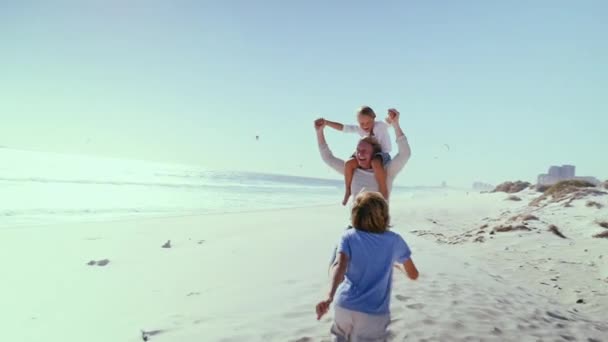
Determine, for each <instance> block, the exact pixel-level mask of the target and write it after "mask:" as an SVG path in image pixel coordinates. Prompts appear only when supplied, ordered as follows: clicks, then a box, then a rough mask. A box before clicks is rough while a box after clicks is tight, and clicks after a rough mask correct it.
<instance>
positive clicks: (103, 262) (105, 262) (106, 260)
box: [87, 259, 110, 266]
mask: <svg viewBox="0 0 608 342" xmlns="http://www.w3.org/2000/svg"><path fill="white" fill-rule="evenodd" d="M109 263H110V260H108V259H102V260H98V261H95V260H91V261H89V262H87V265H89V266H95V265H97V266H105V265H107V264H109Z"/></svg>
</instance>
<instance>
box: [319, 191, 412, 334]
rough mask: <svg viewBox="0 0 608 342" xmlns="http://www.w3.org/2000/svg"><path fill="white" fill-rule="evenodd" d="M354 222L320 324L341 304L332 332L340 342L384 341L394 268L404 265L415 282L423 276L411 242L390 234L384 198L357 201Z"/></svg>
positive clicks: (323, 303)
mask: <svg viewBox="0 0 608 342" xmlns="http://www.w3.org/2000/svg"><path fill="white" fill-rule="evenodd" d="M351 221H352V225H353V227H354V229H347V230H346V231H345V232H344V234H343V235H342V238H341V240H340V244H339V246H338V254H337V257H336V260H335V261H334V264H333V267H332V270H331V286H330V291H329V293H328V295H327V299H325V300H323V301H321V302H319V303H318V304H317V306H316V312H317V319H318V320H319V319H321V317H323V315H325V314H326V313H327V311H328V310H329V306H330V305H331V303H332V302H334V300H335V303H336V307H335V310H334V311H335V315H334V323H333V325H332V328H331V332H332V335H334V338H335V339H334V340H335V341H360V340H361V341H378V340H381V341H384V340H385V339H386V335H387V327H388V324H389V323H390V311H389V305H390V297H391V283H392V275H393V265H394V264H395V263H399V264H402V265H403V267H404V269H405V272H406V274H407V276H408V277H409V278H410V279H412V280H415V279H417V278H418V270H417V269H416V266H415V265H414V262H413V261H412V258H411V251H410V249H409V247H408V245H407V244H406V242H405V241H404V240H403V238H402V237H401V236H400V235H399V234H397V233H393V232H391V231H389V230H388V224H389V214H388V204H387V203H386V201H385V200H384V198H382V196H381V195H380V194H379V193H377V192H362V193H361V194H359V195H357V197H356V198H355V200H354V204H353V208H352V210H351Z"/></svg>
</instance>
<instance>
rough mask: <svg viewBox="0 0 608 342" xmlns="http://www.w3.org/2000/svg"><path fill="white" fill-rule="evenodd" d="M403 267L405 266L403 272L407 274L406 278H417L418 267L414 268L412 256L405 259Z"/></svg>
mask: <svg viewBox="0 0 608 342" xmlns="http://www.w3.org/2000/svg"><path fill="white" fill-rule="evenodd" d="M403 268H405V274H407V276H408V278H410V279H412V280H416V279H418V269H417V268H416V265H414V261H412V258H409V259H407V260H406V261H405V262H404V263H403Z"/></svg>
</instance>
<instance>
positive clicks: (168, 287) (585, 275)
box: [0, 191, 608, 342]
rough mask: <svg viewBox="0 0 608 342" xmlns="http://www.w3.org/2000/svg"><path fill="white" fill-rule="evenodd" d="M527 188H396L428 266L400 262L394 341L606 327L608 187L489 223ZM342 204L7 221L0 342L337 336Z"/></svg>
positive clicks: (505, 337)
mask: <svg viewBox="0 0 608 342" xmlns="http://www.w3.org/2000/svg"><path fill="white" fill-rule="evenodd" d="M521 196H522V197H526V198H525V199H524V200H522V201H508V200H505V198H506V197H507V195H506V194H504V193H497V194H477V193H470V194H466V193H464V192H462V193H457V192H446V193H443V194H440V195H436V196H424V197H419V198H418V197H414V198H408V199H394V200H393V201H392V203H391V212H392V222H393V225H394V227H393V229H394V230H395V231H397V232H399V233H401V234H402V235H403V236H404V237H405V239H406V240H407V241H408V243H409V245H410V247H411V248H412V251H413V255H412V256H413V258H414V260H415V261H416V263H417V265H418V266H419V269H420V274H421V275H420V278H419V280H418V281H416V282H411V281H408V280H406V278H405V276H404V275H403V274H400V273H398V272H395V274H394V288H393V293H392V303H391V311H392V323H391V325H390V327H389V329H390V331H391V336H392V340H395V341H401V340H407V341H409V340H412V341H482V340H483V341H562V340H564V341H604V340H606V336H608V323H607V321H608V296H607V294H608V253H606V250H607V249H606V245H608V239H602V238H593V237H592V235H593V234H595V233H598V232H601V231H602V230H603V229H604V228H602V227H599V226H598V225H596V223H595V222H596V220H598V219H601V218H602V217H603V218H607V216H608V215H607V214H606V210H608V209H606V208H605V205H607V204H608V203H607V200H606V197H608V196H598V198H597V201H598V202H601V203H603V205H604V207H603V208H602V209H597V208H595V207H594V208H590V207H587V206H586V205H585V201H586V200H585V199H582V200H579V201H574V202H573V206H572V207H570V208H561V207H557V206H556V207H552V206H548V207H545V208H542V209H541V210H539V211H536V215H537V216H538V217H539V218H540V219H539V220H538V221H536V222H534V224H535V225H537V226H538V228H535V229H534V230H531V231H511V232H496V233H493V234H491V232H490V229H480V228H479V227H481V226H483V225H484V224H488V225H489V226H495V225H497V224H499V223H500V222H499V221H500V220H506V219H508V217H512V216H513V215H515V214H517V213H520V212H524V211H526V210H528V209H527V208H529V207H528V203H527V200H528V199H530V198H532V197H534V196H537V194H536V193H533V192H532V191H529V192H526V193H524V194H521ZM579 202H580V203H579ZM346 217H347V212H346V209H344V208H340V207H339V206H338V205H335V206H320V207H309V208H300V209H286V210H269V211H258V212H250V213H238V214H234V213H233V214H218V215H200V216H183V217H170V218H152V219H135V220H121V221H110V222H96V223H69V224H63V225H61V226H56V225H55V226H53V225H50V226H36V227H19V228H14V229H11V228H8V229H3V230H1V231H0V239H1V241H2V243H3V248H2V249H0V263H1V264H0V267H1V268H2V270H3V274H4V276H3V281H2V283H3V286H2V288H3V291H2V294H1V295H0V302H1V303H2V308H3V309H2V311H3V314H2V316H3V329H2V334H3V340H6V341H42V340H45V341H84V340H86V341H133V342H135V341H143V340H148V341H193V340H196V341H328V340H329V339H330V336H329V328H330V324H331V323H330V322H331V317H330V316H326V317H325V318H324V319H323V320H322V321H320V322H319V321H316V317H315V314H314V305H315V303H316V301H318V300H319V299H320V298H322V296H323V295H324V294H325V291H326V290H327V286H328V278H327V265H328V258H329V255H330V251H331V249H332V248H333V245H334V244H335V243H336V241H337V239H338V237H339V236H340V233H341V231H342V230H343V229H344V227H345V225H346V224H347V221H346ZM484 222H487V223H484ZM549 223H554V224H556V225H558V226H559V227H560V228H561V231H562V232H563V234H564V235H565V236H567V238H566V239H563V238H560V237H558V236H556V235H555V234H553V233H552V232H550V231H547V230H546V228H545V227H544V225H547V224H549ZM541 226H542V227H541ZM490 228H491V227H490ZM480 230H483V231H484V232H483V233H478V232H479V231H480ZM471 231H474V232H471ZM467 235H468V236H467ZM477 236H484V241H483V242H480V241H475V239H476V238H477ZM168 240H170V242H169V243H167V242H168ZM163 246H164V247H163ZM604 254H605V255H604ZM581 300H582V301H581ZM577 301H579V303H577Z"/></svg>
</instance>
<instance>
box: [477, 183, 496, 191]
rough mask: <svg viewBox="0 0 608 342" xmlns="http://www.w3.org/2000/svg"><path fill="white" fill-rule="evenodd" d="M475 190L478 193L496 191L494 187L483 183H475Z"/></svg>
mask: <svg viewBox="0 0 608 342" xmlns="http://www.w3.org/2000/svg"><path fill="white" fill-rule="evenodd" d="M473 190H477V191H491V190H494V185H492V184H488V183H483V182H475V183H473Z"/></svg>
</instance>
